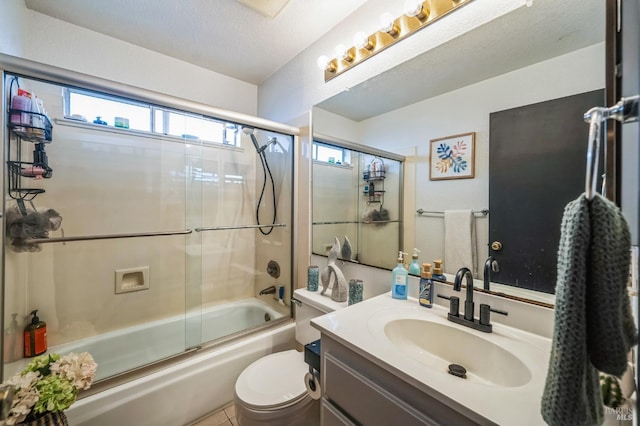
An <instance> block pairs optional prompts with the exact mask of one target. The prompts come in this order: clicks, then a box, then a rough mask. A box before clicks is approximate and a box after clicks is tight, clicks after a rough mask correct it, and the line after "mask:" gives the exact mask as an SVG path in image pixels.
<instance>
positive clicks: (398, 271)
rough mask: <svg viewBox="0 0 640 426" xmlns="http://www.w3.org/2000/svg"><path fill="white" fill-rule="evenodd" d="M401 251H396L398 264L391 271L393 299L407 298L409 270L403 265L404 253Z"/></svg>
mask: <svg viewBox="0 0 640 426" xmlns="http://www.w3.org/2000/svg"><path fill="white" fill-rule="evenodd" d="M404 254H405V253H403V252H402V251H399V252H398V266H396V267H395V268H394V269H393V271H391V296H392V297H393V298H394V299H406V298H407V282H408V281H409V272H407V270H406V269H405V267H404V264H403V262H404V256H403V255H404Z"/></svg>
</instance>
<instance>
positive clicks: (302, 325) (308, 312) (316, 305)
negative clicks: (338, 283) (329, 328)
mask: <svg viewBox="0 0 640 426" xmlns="http://www.w3.org/2000/svg"><path fill="white" fill-rule="evenodd" d="M329 293H330V292H329V291H327V293H325V294H326V296H323V295H321V294H320V291H309V290H307V289H306V288H300V289H298V290H296V291H295V292H294V293H293V298H294V299H295V300H297V301H298V302H299V303H295V312H296V341H297V342H298V343H300V344H301V345H303V346H304V345H306V344H307V343H311V342H313V341H314V340H318V339H319V338H320V331H318V330H317V329H315V328H313V327H312V326H311V323H310V321H311V319H312V318H316V317H319V316H321V315H324V314H327V313H329V312H333V311H335V310H338V309H342V308H345V307H346V306H347V302H334V301H333V300H331V297H330V295H329Z"/></svg>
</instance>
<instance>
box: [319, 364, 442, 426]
mask: <svg viewBox="0 0 640 426" xmlns="http://www.w3.org/2000/svg"><path fill="white" fill-rule="evenodd" d="M324 368H325V372H324V374H325V376H324V377H325V385H324V386H325V396H326V398H328V399H329V400H330V401H331V402H332V403H333V404H335V405H337V406H338V407H340V408H341V409H342V410H343V411H344V412H346V413H349V416H350V417H352V418H353V419H354V420H356V421H357V422H358V423H360V424H363V425H367V426H369V425H370V426H374V425H403V426H409V425H433V424H437V423H436V422H433V421H432V420H431V419H429V418H428V417H426V416H425V415H424V414H422V413H420V412H419V411H417V410H416V409H414V408H413V407H411V406H410V405H408V404H406V403H405V402H403V401H402V400H400V399H399V398H397V397H396V396H394V395H393V394H391V393H389V392H388V391H386V390H385V389H383V388H382V387H380V386H379V385H377V384H376V383H374V382H372V381H371V380H369V379H368V378H367V377H365V376H363V375H362V374H360V373H359V372H357V371H355V370H353V369H352V368H350V367H349V366H348V365H346V364H344V363H343V362H342V361H340V360H339V359H337V358H336V357H334V356H333V355H331V354H330V353H326V354H325V363H324ZM323 424H324V423H323Z"/></svg>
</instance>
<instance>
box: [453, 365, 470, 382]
mask: <svg viewBox="0 0 640 426" xmlns="http://www.w3.org/2000/svg"><path fill="white" fill-rule="evenodd" d="M449 374H453V375H454V376H456V377H461V378H463V379H466V378H467V369H466V368H464V367H463V366H461V365H458V364H449Z"/></svg>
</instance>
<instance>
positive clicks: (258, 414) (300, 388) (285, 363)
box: [234, 289, 347, 426]
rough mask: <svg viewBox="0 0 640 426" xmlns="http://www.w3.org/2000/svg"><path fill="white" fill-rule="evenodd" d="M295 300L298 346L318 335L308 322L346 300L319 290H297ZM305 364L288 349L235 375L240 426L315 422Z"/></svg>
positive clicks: (317, 418) (317, 411)
mask: <svg viewBox="0 0 640 426" xmlns="http://www.w3.org/2000/svg"><path fill="white" fill-rule="evenodd" d="M293 297H294V298H295V299H296V300H298V301H299V302H300V304H298V303H295V310H296V341H298V343H300V344H301V345H303V346H304V345H305V344H307V343H310V342H313V341H314V340H317V339H319V338H320V332H319V331H318V330H316V329H315V328H313V327H312V326H311V324H310V323H309V321H310V320H311V319H312V318H315V317H318V316H320V315H324V314H326V313H328V312H333V311H335V310H337V309H342V308H343V307H346V306H347V302H342V303H338V302H334V301H333V300H331V298H330V297H329V296H322V295H320V292H319V291H317V292H310V291H308V290H307V289H298V290H296V291H295V292H294V296H293ZM307 372H309V365H308V364H307V363H305V362H304V352H298V351H297V350H295V349H291V350H288V351H284V352H277V353H273V354H271V355H267V356H265V357H263V358H260V359H259V360H257V361H255V362H253V363H252V364H251V365H249V366H248V367H247V368H245V369H244V370H243V371H242V373H240V375H239V376H238V379H237V380H236V386H235V395H234V403H235V411H236V420H237V421H238V424H239V425H241V426H254V425H261V426H266V425H277V426H284V425H305V426H306V425H319V424H320V401H319V400H314V399H313V398H311V396H310V395H309V394H308V393H307V389H306V386H305V380H304V376H305V374H306V373H307Z"/></svg>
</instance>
